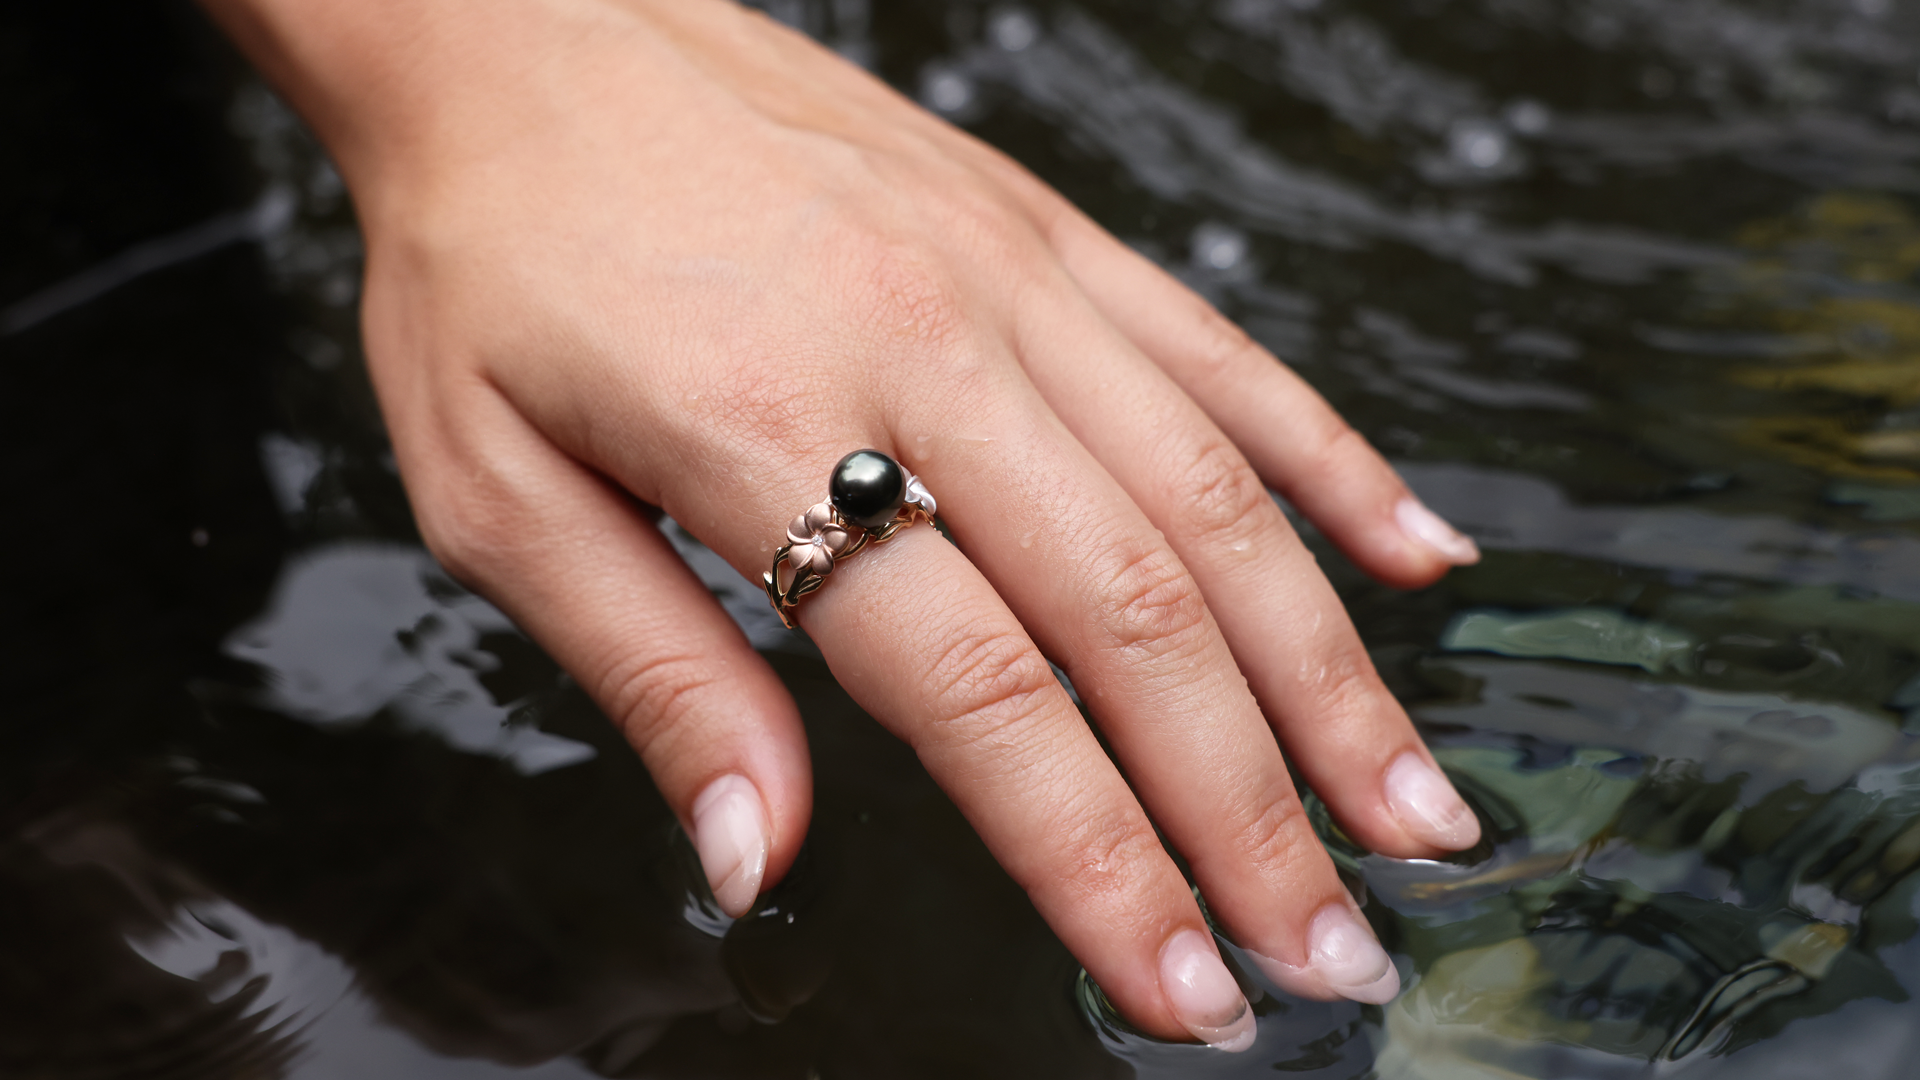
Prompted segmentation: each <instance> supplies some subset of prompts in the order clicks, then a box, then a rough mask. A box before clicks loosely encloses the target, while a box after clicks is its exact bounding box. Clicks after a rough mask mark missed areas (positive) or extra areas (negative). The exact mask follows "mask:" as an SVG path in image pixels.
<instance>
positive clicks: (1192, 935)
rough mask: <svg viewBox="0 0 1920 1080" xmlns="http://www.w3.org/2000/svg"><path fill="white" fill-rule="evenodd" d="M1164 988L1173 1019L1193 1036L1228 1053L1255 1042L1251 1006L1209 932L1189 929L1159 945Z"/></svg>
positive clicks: (1254, 1022)
mask: <svg viewBox="0 0 1920 1080" xmlns="http://www.w3.org/2000/svg"><path fill="white" fill-rule="evenodd" d="M1160 988H1161V992H1163V993H1164V994H1166V996H1167V1004H1168V1005H1169V1006H1171V1007H1172V1009H1173V1015H1174V1018H1175V1019H1177V1020H1179V1021H1180V1024H1181V1026H1182V1027H1184V1028H1186V1029H1187V1031H1188V1033H1189V1034H1191V1035H1192V1036H1193V1037H1194V1038H1196V1039H1199V1040H1200V1041H1201V1042H1203V1043H1206V1044H1207V1045H1208V1046H1211V1047H1213V1048H1214V1049H1216V1050H1225V1051H1228V1052H1229V1053H1238V1052H1240V1051H1242V1050H1245V1049H1247V1048H1248V1047H1250V1046H1252V1045H1253V1040H1254V1036H1255V1034H1256V1027H1257V1022H1256V1021H1255V1019H1254V1016H1253V1009H1252V1007H1251V1006H1249V1005H1248V1004H1247V999H1246V996H1245V995H1244V994H1242V993H1241V992H1240V985H1239V984H1238V983H1236V982H1235V981H1234V979H1233V974H1232V973H1231V972H1229V971H1228V970H1227V965H1226V964H1225V963H1224V962H1222V961H1221V959H1220V953H1219V951H1218V950H1217V949H1215V948H1214V944H1213V941H1212V939H1211V938H1209V937H1208V936H1207V935H1206V934H1203V933H1201V932H1200V931H1198V930H1193V929H1185V930H1180V931H1178V932H1176V933H1175V934H1174V935H1173V936H1172V937H1171V938H1169V939H1168V940H1167V943H1166V945H1165V946H1164V947H1162V949H1161V950H1160Z"/></svg>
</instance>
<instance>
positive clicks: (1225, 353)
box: [1189, 296, 1277, 382]
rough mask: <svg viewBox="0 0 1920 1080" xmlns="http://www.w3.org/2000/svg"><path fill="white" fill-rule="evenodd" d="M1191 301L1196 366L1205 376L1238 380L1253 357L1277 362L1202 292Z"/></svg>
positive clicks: (1259, 360) (1207, 377)
mask: <svg viewBox="0 0 1920 1080" xmlns="http://www.w3.org/2000/svg"><path fill="white" fill-rule="evenodd" d="M1191 302H1192V304H1193V307H1192V309H1191V318H1190V319H1189V322H1190V323H1191V324H1192V326H1193V338H1192V342H1193V344H1192V348H1193V356H1194V368H1195V371H1196V373H1197V374H1199V375H1200V376H1201V377H1202V378H1204V379H1207V380H1215V379H1224V380H1231V381H1234V382H1238V381H1239V380H1240V378H1241V377H1242V376H1243V375H1244V374H1245V370H1246V366H1247V364H1248V363H1249V362H1250V361H1258V362H1260V363H1261V364H1271V363H1276V362H1277V361H1274V360H1271V359H1269V358H1268V356H1267V351H1266V350H1265V349H1263V348H1261V347H1260V344H1259V343H1258V342H1256V341H1254V340H1253V338H1252V336H1251V335H1249V334H1248V333H1247V332H1246V331H1245V330H1243V329H1241V328H1240V324H1239V323H1236V322H1234V321H1233V320H1232V319H1229V318H1227V317H1226V316H1225V315H1222V314H1220V313H1219V312H1218V311H1216V310H1214V307H1213V305H1212V304H1209V303H1207V302H1206V301H1205V300H1204V299H1202V298H1200V297H1199V296H1193V297H1192V298H1191Z"/></svg>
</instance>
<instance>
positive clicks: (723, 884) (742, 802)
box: [693, 773, 767, 919]
mask: <svg viewBox="0 0 1920 1080" xmlns="http://www.w3.org/2000/svg"><path fill="white" fill-rule="evenodd" d="M693 846H694V849H695V850H697V851H699V852H700V868H701V869H702V870H705V871H706V872H707V885H708V887H710V888H711V889H712V890H713V898H714V900H715V901H717V902H718V903H719V904H720V909H721V910H722V911H725V912H726V913H727V914H728V915H731V916H733V917H734V918H736V919H737V918H739V917H740V916H742V915H745V914H746V913H747V909H748V908H750V907H752V906H753V899H754V897H756V896H759V895H760V879H761V878H763V877H765V876H766V873H767V810H766V804H765V803H763V802H761V801H760V792H759V791H758V790H757V789H756V788H755V787H754V786H753V781H751V780H748V779H747V778H746V777H744V776H741V775H739V774H738V773H730V774H728V775H726V776H723V777H721V778H720V779H718V780H715V781H714V782H713V783H711V784H708V785H707V789H706V790H705V791H702V792H701V793H700V796H699V797H698V798H696V799H694V800H693Z"/></svg>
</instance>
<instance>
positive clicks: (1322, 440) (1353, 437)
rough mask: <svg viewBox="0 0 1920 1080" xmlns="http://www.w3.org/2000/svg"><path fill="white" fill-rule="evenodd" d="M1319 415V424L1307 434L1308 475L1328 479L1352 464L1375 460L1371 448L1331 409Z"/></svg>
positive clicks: (1351, 426)
mask: <svg viewBox="0 0 1920 1080" xmlns="http://www.w3.org/2000/svg"><path fill="white" fill-rule="evenodd" d="M1320 412H1321V413H1322V415H1321V416H1320V418H1319V419H1320V421H1321V422H1320V423H1318V424H1315V425H1313V430H1311V431H1310V432H1308V433H1307V440H1308V441H1307V446H1306V460H1307V464H1308V468H1309V470H1310V471H1312V472H1313V473H1315V474H1318V475H1330V474H1333V473H1338V472H1340V471H1342V470H1343V469H1344V468H1345V467H1346V465H1347V464H1348V463H1349V462H1351V461H1354V460H1365V459H1367V458H1371V457H1374V456H1375V455H1374V452H1373V447H1372V446H1371V445H1370V444H1369V443H1368V442H1367V440H1366V439H1365V438H1364V437H1363V436H1362V435H1361V434H1360V433H1359V432H1358V431H1355V430H1354V429H1353V425H1351V424H1349V423H1347V422H1346V421H1345V420H1342V419H1340V417H1339V415H1338V414H1336V413H1334V412H1333V410H1331V409H1324V410H1320Z"/></svg>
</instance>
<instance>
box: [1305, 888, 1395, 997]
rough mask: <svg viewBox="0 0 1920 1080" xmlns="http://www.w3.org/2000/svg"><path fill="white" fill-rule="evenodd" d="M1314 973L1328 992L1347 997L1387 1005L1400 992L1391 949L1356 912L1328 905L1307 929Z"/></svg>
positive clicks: (1339, 905) (1334, 904)
mask: <svg viewBox="0 0 1920 1080" xmlns="http://www.w3.org/2000/svg"><path fill="white" fill-rule="evenodd" d="M1307 950H1308V952H1309V953H1310V954H1311V957H1312V961H1311V962H1312V964H1313V970H1314V972H1315V973H1317V974H1318V975H1319V976H1320V979H1321V981H1322V982H1325V983H1326V984H1327V989H1329V990H1332V991H1333V992H1334V993H1336V994H1339V995H1340V996H1341V997H1343V998H1348V999H1350V1000H1353V1001H1363V1002H1366V1003H1367V1004H1369V1005H1385V1004H1386V1003H1387V1002H1389V1001H1392V1000H1393V996H1394V995H1395V994H1398V993H1399V992H1400V973H1399V972H1398V971H1396V970H1394V966H1393V961H1392V960H1391V959H1389V958H1388V956H1387V950H1385V949H1383V948H1381V947H1380V942H1379V939H1377V938H1375V937H1374V936H1373V931H1372V929H1370V928H1369V927H1368V926H1367V924H1366V923H1364V922H1361V921H1360V916H1359V915H1357V914H1355V913H1354V911H1353V909H1351V908H1349V907H1347V905H1345V904H1342V903H1332V904H1328V905H1327V906H1326V907H1323V908H1321V909H1320V913H1319V914H1317V915H1315V916H1314V917H1313V924H1312V925H1311V926H1309V927H1308V928H1307Z"/></svg>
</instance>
